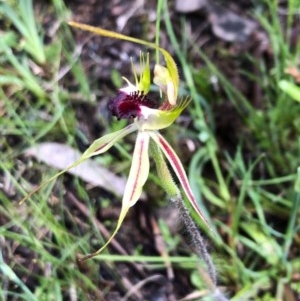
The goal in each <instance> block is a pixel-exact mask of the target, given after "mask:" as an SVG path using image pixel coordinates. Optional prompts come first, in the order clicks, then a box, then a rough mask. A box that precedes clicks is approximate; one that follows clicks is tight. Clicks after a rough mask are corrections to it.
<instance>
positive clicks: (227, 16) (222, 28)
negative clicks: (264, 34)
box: [209, 3, 257, 42]
mask: <svg viewBox="0 0 300 301" xmlns="http://www.w3.org/2000/svg"><path fill="white" fill-rule="evenodd" d="M209 21H210V23H211V25H212V30H213V33H214V34H215V35H216V36H217V37H218V38H220V39H222V40H225V41H228V42H245V41H246V40H247V39H248V38H249V36H250V35H251V34H252V32H253V31H254V29H255V28H256V26H257V24H256V23H255V22H254V21H252V20H250V19H248V18H245V17H241V16H239V15H237V14H235V13H233V12H232V11H230V10H228V9H225V8H223V7H221V6H220V5H217V4H212V3H210V7H209Z"/></svg>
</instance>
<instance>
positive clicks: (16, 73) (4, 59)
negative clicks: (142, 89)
mask: <svg viewBox="0 0 300 301" xmlns="http://www.w3.org/2000/svg"><path fill="white" fill-rule="evenodd" d="M100 2H101V3H100ZM125 2H126V1H125ZM125 2H124V3H125ZM152 2H153V3H152ZM242 2H243V3H244V2H245V3H246V6H245V9H246V11H247V15H248V17H249V18H251V19H252V20H254V21H255V24H256V25H257V27H256V31H255V32H254V33H253V36H251V37H250V36H249V37H247V39H246V41H244V42H243V43H240V42H237V41H232V42H228V41H222V40H220V39H219V38H216V37H215V36H214V35H213V32H212V31H211V29H210V28H207V26H206V25H205V26H204V27H201V25H203V24H204V23H205V22H206V20H205V17H204V16H202V18H203V20H202V21H199V19H200V17H199V16H195V15H193V14H191V15H184V14H178V13H175V12H174V3H173V2H171V1H170V2H169V3H168V7H167V8H166V7H165V8H164V9H163V11H162V12H161V13H162V20H163V22H162V25H161V29H160V37H161V44H162V46H163V47H166V48H167V49H168V50H169V51H170V52H171V53H172V54H174V57H175V58H176V60H177V62H178V67H179V70H180V74H181V90H180V93H181V95H185V94H189V95H191V96H192V98H193V103H192V105H191V106H190V107H189V109H188V110H187V111H186V113H185V114H184V116H183V117H182V118H181V119H180V120H179V121H178V123H177V124H176V125H174V126H173V127H171V128H170V129H168V130H167V131H166V132H165V133H164V134H165V135H166V136H167V138H168V140H169V141H170V143H171V144H172V145H173V146H174V147H175V149H177V151H178V153H179V156H180V157H181V158H183V161H184V163H185V166H186V170H187V172H188V175H189V179H190V182H191V184H192V188H193V190H194V192H195V194H196V196H197V200H198V202H199V204H200V205H201V208H202V209H203V210H204V211H205V212H206V214H207V216H208V217H209V220H210V222H211V224H212V225H213V227H214V228H215V232H216V235H211V234H210V233H206V235H207V242H208V244H209V250H210V252H211V254H212V257H213V260H214V262H215V265H216V268H217V272H218V279H219V285H220V289H221V290H223V291H224V293H225V294H226V296H228V298H229V299H230V300H264V301H269V300H278V301H279V300H286V301H297V300H300V252H299V249H300V234H299V230H300V223H299V221H300V217H299V210H300V209H299V205H300V178H298V175H297V170H298V167H299V162H300V157H299V154H300V139H299V133H300V104H299V102H297V101H295V100H297V95H298V94H297V91H298V90H297V83H298V84H299V82H300V57H299V56H300V42H299V39H298V37H299V32H300V29H299V28H300V25H299V24H300V19H299V18H300V17H299V14H300V12H299V9H300V8H299V4H298V1H296V0H288V1H276V0H264V1H241V3H240V5H241V6H243V4H242ZM126 3H127V2H126ZM128 3H129V8H131V7H132V5H133V4H132V3H131V2H129V1H128ZM114 4H115V1H112V3H109V4H103V5H102V1H99V3H98V4H97V5H98V11H101V13H103V15H100V17H101V16H102V19H101V18H100V19H99V20H98V19H97V18H98V17H99V16H98V15H97V16H95V15H93V16H92V15H91V13H92V12H91V11H88V12H87V11H86V10H85V11H83V12H84V13H83V15H80V12H81V11H80V10H79V9H76V6H77V8H78V7H81V6H80V2H78V3H77V2H74V3H73V4H72V2H69V1H66V2H64V1H63V0H52V1H36V2H35V3H32V1H31V0H22V1H13V0H11V1H2V2H1V3H0V24H1V30H0V151H1V155H0V225H1V227H0V246H1V247H0V271H1V274H0V284H1V288H0V300H29V301H31V300H39V301H40V300H72V301H73V300H121V299H122V298H123V299H122V300H212V299H211V297H210V296H207V290H206V286H205V284H204V283H203V281H202V277H201V268H200V267H199V264H197V260H196V258H195V256H193V251H192V250H191V248H190V247H189V245H188V244H187V243H186V242H185V239H184V230H182V231H181V230H179V231H178V228H177V226H174V224H173V223H172V221H174V219H176V218H174V215H173V214H174V208H171V207H170V206H168V204H167V200H166V199H165V196H164V194H163V192H162V191H161V189H159V185H160V184H159V181H158V180H157V178H156V175H155V174H154V173H153V174H151V180H150V181H148V183H147V185H146V187H145V195H144V197H143V200H142V201H140V202H139V205H138V206H137V207H136V208H133V209H132V211H131V214H130V216H128V217H127V219H126V223H125V225H124V226H123V228H122V230H121V232H120V233H119V235H118V237H117V238H116V240H114V242H113V243H112V245H111V246H110V247H109V248H108V250H107V251H106V252H104V253H103V254H102V255H100V256H99V257H97V259H93V260H91V261H89V262H87V263H86V264H78V263H77V262H76V255H77V254H88V253H90V252H92V251H94V250H96V249H97V247H99V246H100V245H101V244H102V243H103V241H104V240H105V239H106V238H107V235H109V232H110V231H111V230H112V229H113V228H114V225H115V222H116V221H117V216H118V212H119V209H120V192H118V191H117V189H118V188H120V187H122V185H123V184H122V183H124V178H123V177H126V175H127V174H128V170H129V167H130V156H131V152H132V140H130V138H129V139H126V140H125V141H124V143H121V144H120V145H118V147H117V148H114V149H113V150H111V151H110V152H109V153H107V154H105V155H103V156H99V157H98V158H96V159H95V161H94V163H93V164H94V165H93V166H97V168H99V169H97V170H101V171H102V174H105V176H106V177H107V178H108V179H109V180H110V181H112V182H114V183H115V181H117V180H118V181H120V182H118V185H116V186H117V187H118V188H116V187H113V188H107V186H105V183H102V182H101V181H100V183H99V182H97V183H95V182H93V181H92V180H91V179H89V178H88V179H87V178H85V176H87V177H88V174H90V173H91V172H92V171H91V167H89V169H87V170H82V172H81V175H80V174H79V175H78V174H77V176H74V175H64V176H62V177H61V178H60V179H59V180H57V181H56V182H55V183H52V184H51V185H50V186H48V187H46V188H45V189H42V190H41V191H39V192H37V193H36V194H35V195H34V196H33V197H32V198H31V199H30V200H29V201H28V202H26V203H25V204H23V205H22V206H19V205H18V200H20V199H21V198H22V196H24V195H26V193H28V192H29V191H31V190H32V189H34V188H35V187H36V185H38V184H39V183H40V182H42V181H43V180H45V179H47V178H49V177H50V176H51V175H52V174H53V173H54V172H55V168H61V164H66V163H65V162H66V160H67V159H68V160H70V159H72V156H75V152H74V149H79V150H80V151H83V150H84V149H85V148H86V147H87V145H89V144H90V143H91V142H92V141H93V140H94V139H96V138H97V137H100V136H101V135H103V134H105V133H108V132H110V131H113V130H116V129H118V128H121V127H122V126H123V125H124V123H122V122H117V121H116V120H112V119H111V118H110V116H109V114H108V112H107V109H106V103H107V101H108V100H109V98H110V97H112V96H113V95H114V94H115V93H116V90H117V88H118V87H120V86H121V85H122V80H121V75H128V74H130V73H129V71H130V62H129V57H130V56H133V58H134V59H137V58H138V55H139V51H140V49H139V47H137V46H135V45H129V44H128V43H124V42H116V41H113V42H112V41H108V40H107V39H103V38H93V37H90V36H89V37H87V34H86V33H78V32H76V33H73V32H72V30H71V29H70V28H69V27H68V26H67V25H66V23H65V22H66V21H67V20H69V19H72V18H75V19H76V18H77V19H79V20H80V21H83V22H86V23H89V21H91V20H92V21H93V22H94V25H101V26H103V27H106V28H109V29H112V30H116V25H115V24H112V23H113V22H112V21H109V16H110V15H109V14H110V13H111V14H112V16H113V17H114V18H115V19H116V20H119V21H120V17H122V16H123V17H126V18H127V19H126V20H127V21H128V22H127V23H125V26H124V28H123V29H124V32H125V33H127V34H131V35H137V36H138V37H140V38H144V39H151V38H152V39H153V38H154V36H155V21H151V18H146V19H145V15H146V16H148V13H149V15H150V11H151V12H152V13H153V12H155V13H156V11H155V9H156V2H155V1H150V2H149V4H148V5H150V6H151V4H152V10H150V9H149V11H147V10H145V12H144V14H142V15H141V16H139V17H138V18H137V19H135V18H134V14H132V15H130V17H128V11H130V10H129V8H128V9H126V10H123V11H122V10H121V12H119V11H118V10H117V8H120V7H121V8H122V6H120V5H119V6H118V5H117V4H118V2H117V1H116V5H115V6H114ZM84 5H85V6H86V9H88V8H87V7H88V5H89V2H87V3H85V4H84ZM90 5H91V7H94V6H93V5H95V4H94V1H90ZM221 5H224V3H221ZM107 8H111V10H106V9H107ZM91 10H92V9H91ZM105 14H108V15H105ZM88 17H90V19H89V18H88ZM96 17H97V18H96ZM95 19H97V20H98V21H97V22H98V23H97V22H95ZM131 19H132V20H131ZM121 20H123V19H121ZM93 22H92V23H93ZM95 23H96V24H95ZM116 24H117V23H116ZM118 24H119V23H118ZM134 25H135V26H134ZM201 28H202V29H201ZM196 29H197V30H198V31H197V30H196ZM298 92H299V91H298ZM298 100H299V99H298ZM46 142H47V143H48V144H45V143H46ZM54 142H60V143H61V144H60V145H59V147H62V148H56V147H58V146H57V145H56V144H54ZM71 147H72V148H71ZM59 152H60V153H59ZM40 161H42V162H40ZM100 168H103V169H104V171H103V170H102V169H100ZM116 175H117V177H116V178H114V177H115V176H116ZM299 177H300V170H299ZM94 178H97V176H95V177H94ZM175 211H176V210H175ZM195 219H196V221H197V217H196V216H195ZM202 231H203V232H205V231H206V230H205V229H202ZM157 233H159V234H160V235H161V236H157ZM158 237H159V238H162V239H159V238H158ZM159 297H160V298H161V299H159Z"/></svg>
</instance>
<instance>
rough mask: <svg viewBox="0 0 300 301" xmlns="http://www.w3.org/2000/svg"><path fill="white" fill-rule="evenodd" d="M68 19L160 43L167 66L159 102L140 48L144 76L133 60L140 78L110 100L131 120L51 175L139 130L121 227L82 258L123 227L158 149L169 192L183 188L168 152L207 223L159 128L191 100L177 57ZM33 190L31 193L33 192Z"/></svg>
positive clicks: (160, 70) (159, 71)
mask: <svg viewBox="0 0 300 301" xmlns="http://www.w3.org/2000/svg"><path fill="white" fill-rule="evenodd" d="M69 24H70V25H72V26H74V27H78V28H81V29H84V30H88V31H91V32H94V33H97V34H101V35H104V36H108V37H112V38H117V39H123V40H127V41H132V42H134V43H139V44H144V45H147V46H150V47H153V48H155V49H158V50H159V51H160V52H161V53H162V54H163V56H164V58H165V61H166V65H167V66H166V67H164V66H161V65H158V64H157V65H156V66H155V68H154V78H153V82H154V83H155V84H156V85H158V86H159V88H160V91H161V95H163V102H162V104H161V105H160V106H157V105H156V104H155V102H154V101H152V99H151V98H150V96H149V95H148V92H149V89H150V85H151V75H150V65H149V55H148V54H147V55H144V54H141V56H140V65H141V66H140V67H141V68H140V70H142V72H141V74H140V76H139V77H138V76H137V74H136V71H135V68H134V66H133V64H132V69H133V74H134V78H135V84H132V83H131V82H130V81H129V80H128V79H126V78H124V80H125V81H126V83H127V85H126V86H125V87H123V88H121V89H119V91H118V93H117V95H116V97H114V98H113V99H111V100H110V102H109V103H108V109H109V110H110V112H111V113H112V115H113V116H115V117H117V119H118V120H120V119H128V120H130V121H132V122H131V123H130V124H129V125H127V126H126V127H125V128H123V129H121V130H119V131H116V132H114V133H110V134H107V135H105V136H103V137H101V138H99V139H97V140H95V141H94V142H93V143H92V144H91V145H90V147H89V148H88V149H87V150H86V151H85V152H84V153H83V155H82V156H81V158H80V159H79V160H77V161H76V162H74V163H73V164H72V165H71V166H69V167H68V168H67V169H65V170H62V171H61V172H59V173H57V174H56V175H54V176H53V177H52V178H50V179H49V180H48V181H47V183H48V182H49V181H52V180H53V179H55V178H57V177H58V176H59V175H61V174H62V173H64V172H66V171H67V170H69V169H70V168H73V167H75V166H77V165H79V164H80V163H82V162H83V161H85V160H86V159H88V158H90V157H92V156H95V155H99V154H102V153H104V152H106V151H107V150H109V149H110V148H111V147H112V146H114V145H115V144H116V143H118V142H119V141H120V140H121V139H122V138H123V137H125V136H127V135H129V134H131V133H133V132H136V142H135V146H134V151H133V156H132V164H131V168H130V171H129V176H128V180H127V183H126V186H125V191H124V194H123V199H122V208H121V212H120V216H119V220H118V223H117V226H116V229H115V231H114V232H113V234H112V236H111V237H110V238H109V240H108V241H107V242H106V244H105V245H104V246H103V247H102V248H101V249H99V250H98V251H96V252H95V253H92V254H89V255H87V256H84V257H83V258H82V259H81V260H86V259H88V258H91V257H94V256H96V255H97V254H99V253H100V252H101V251H102V250H103V249H104V248H105V247H106V246H107V245H108V244H109V243H110V241H111V240H112V238H113V237H114V236H115V234H116V233H117V232H118V230H119V229H120V227H121V225H122V222H123V220H124V218H125V216H126V214H127V212H128V210H129V208H130V207H132V206H133V205H134V204H135V203H136V202H137V201H138V200H139V198H140V196H141V194H142V188H143V186H144V184H145V182H146V180H147V178H148V175H149V167H150V164H149V154H150V155H153V157H154V159H155V163H156V165H157V170H158V173H159V175H160V176H161V177H163V178H162V179H161V180H162V182H164V183H163V185H162V186H163V187H164V188H165V189H166V191H167V193H168V194H169V196H170V198H171V199H172V198H174V197H177V194H178V193H179V189H178V188H174V185H175V184H174V182H173V179H172V177H171V175H170V173H169V170H167V171H166V168H167V165H166V163H165V161H164V157H165V158H166V159H167V161H168V162H169V163H170V166H171V167H172V168H173V170H174V172H175V174H176V176H177V178H178V180H179V182H180V184H181V186H182V189H183V191H184V193H185V195H186V197H187V198H188V200H189V202H190V203H191V205H192V206H193V208H194V209H195V211H196V212H197V213H198V214H199V216H200V217H201V219H202V220H203V221H204V223H205V224H207V221H206V219H205V217H204V215H203V214H202V212H201V210H200V208H199V207H198V205H197V202H196V200H195V197H194V195H193V192H192V190H191V187H190V185H189V182H188V178H187V175H186V173H185V171H184V168H183V165H182V163H181V161H180V159H179V158H178V156H177V155H176V153H175V151H174V150H173V148H172V147H171V146H170V144H169V143H168V142H167V141H166V140H165V138H164V137H163V136H162V135H161V134H160V133H159V130H161V129H164V128H167V127H169V126H170V125H171V124H172V123H173V122H174V121H175V120H176V119H177V118H178V117H179V115H180V114H181V113H182V111H183V110H184V109H185V108H186V107H187V105H188V104H189V102H190V99H189V98H184V99H181V100H179V101H178V100H177V96H178V95H177V94H178V82H179V79H178V72H177V68H176V65H175V62H174V60H173V59H172V57H171V56H170V54H169V53H168V52H167V51H166V50H164V49H162V48H160V47H158V46H156V45H154V44H151V43H148V42H145V41H143V40H138V39H135V38H131V37H127V36H124V35H121V34H117V33H115V32H110V31H107V30H104V29H101V28H95V27H92V26H88V25H84V24H80V23H75V22H69ZM162 154H163V155H164V156H163V155H162ZM159 171H160V172H159ZM175 186H176V185H175ZM176 187H177V186H176ZM32 193H34V192H32ZM32 193H30V195H31V194H32ZM26 198H28V195H27V196H26Z"/></svg>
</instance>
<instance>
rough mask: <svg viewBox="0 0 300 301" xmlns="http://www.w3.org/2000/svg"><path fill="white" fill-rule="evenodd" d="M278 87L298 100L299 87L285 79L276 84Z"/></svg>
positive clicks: (299, 99) (299, 95) (299, 98)
mask: <svg viewBox="0 0 300 301" xmlns="http://www.w3.org/2000/svg"><path fill="white" fill-rule="evenodd" d="M278 86H279V88H280V89H281V90H282V91H283V92H285V93H286V94H288V95H289V96H290V97H291V98H293V99H294V100H296V101H299V102H300V87H298V86H296V85H295V84H294V83H291V82H289V81H287V80H281V81H280V82H279V84H278Z"/></svg>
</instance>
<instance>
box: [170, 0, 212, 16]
mask: <svg viewBox="0 0 300 301" xmlns="http://www.w3.org/2000/svg"><path fill="white" fill-rule="evenodd" d="M205 6H207V0H184V1H182V0H176V1H175V10H176V11H177V12H179V13H192V12H195V11H197V10H199V9H201V8H203V7H205Z"/></svg>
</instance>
